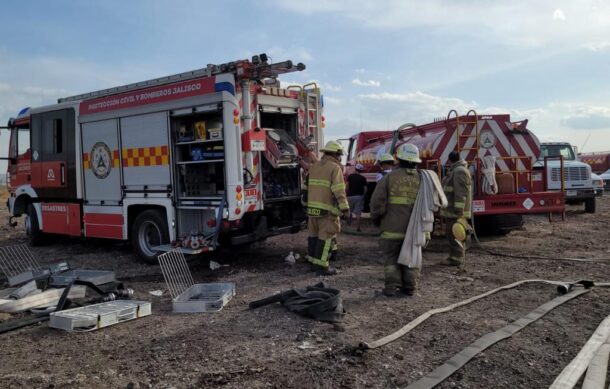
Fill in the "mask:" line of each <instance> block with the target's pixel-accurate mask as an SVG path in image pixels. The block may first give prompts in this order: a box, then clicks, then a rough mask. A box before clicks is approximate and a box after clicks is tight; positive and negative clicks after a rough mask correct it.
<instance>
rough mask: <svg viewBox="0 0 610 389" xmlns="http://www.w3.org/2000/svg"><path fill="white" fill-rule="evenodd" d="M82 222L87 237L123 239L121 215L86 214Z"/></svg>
mask: <svg viewBox="0 0 610 389" xmlns="http://www.w3.org/2000/svg"><path fill="white" fill-rule="evenodd" d="M84 221H85V236H87V237H93V238H110V239H123V215H120V214H110V213H86V214H85V216H84Z"/></svg>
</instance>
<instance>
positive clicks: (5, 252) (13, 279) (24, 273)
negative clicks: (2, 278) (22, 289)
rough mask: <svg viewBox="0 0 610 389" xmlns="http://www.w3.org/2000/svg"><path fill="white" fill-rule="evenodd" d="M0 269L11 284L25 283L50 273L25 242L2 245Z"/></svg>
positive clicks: (0, 249) (0, 248)
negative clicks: (43, 267)
mask: <svg viewBox="0 0 610 389" xmlns="http://www.w3.org/2000/svg"><path fill="white" fill-rule="evenodd" d="M0 270H2V272H3V273H4V274H5V275H6V277H7V278H8V284H9V286H15V285H19V284H23V283H24V282H28V281H31V280H33V279H35V278H37V277H39V276H44V275H45V274H48V273H49V271H48V270H46V271H43V270H42V267H41V266H40V263H39V262H38V260H37V259H36V257H34V255H33V254H32V252H31V251H30V248H29V247H28V246H27V245H25V244H20V245H13V246H4V247H0Z"/></svg>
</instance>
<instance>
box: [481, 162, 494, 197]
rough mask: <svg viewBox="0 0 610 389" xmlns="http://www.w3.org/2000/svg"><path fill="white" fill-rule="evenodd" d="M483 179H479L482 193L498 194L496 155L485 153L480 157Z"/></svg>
mask: <svg viewBox="0 0 610 389" xmlns="http://www.w3.org/2000/svg"><path fill="white" fill-rule="evenodd" d="M482 163H483V167H482V169H481V170H482V171H483V179H482V181H481V184H482V187H483V193H485V194H486V195H495V194H498V183H497V182H496V157H494V156H493V155H486V156H484V157H483V159H482Z"/></svg>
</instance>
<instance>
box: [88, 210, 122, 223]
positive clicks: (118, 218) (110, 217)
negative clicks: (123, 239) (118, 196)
mask: <svg viewBox="0 0 610 389" xmlns="http://www.w3.org/2000/svg"><path fill="white" fill-rule="evenodd" d="M84 221H85V224H110V225H119V226H123V215H121V214H111V213H86V214H85V217H84Z"/></svg>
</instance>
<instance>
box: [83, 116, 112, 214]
mask: <svg viewBox="0 0 610 389" xmlns="http://www.w3.org/2000/svg"><path fill="white" fill-rule="evenodd" d="M81 132H82V141H83V154H85V153H86V154H87V155H88V159H89V165H90V166H89V167H87V166H84V167H83V177H84V180H85V201H86V203H93V204H102V202H103V204H104V205H116V204H118V202H119V201H120V200H121V172H120V169H119V167H118V162H117V161H115V158H114V153H115V152H118V150H119V144H118V139H117V138H118V136H117V120H116V119H110V120H102V121H99V122H91V123H85V124H83V125H82V130H81ZM104 146H105V147H104ZM107 151H109V152H110V160H108V159H107V155H106V154H107ZM96 153H99V154H98V155H97V156H96V155H95V154H96ZM100 156H102V157H103V158H101V159H99V158H100ZM83 163H84V162H83ZM96 164H97V165H96ZM106 165H108V166H106ZM94 168H97V170H94ZM96 173H97V174H96Z"/></svg>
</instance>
